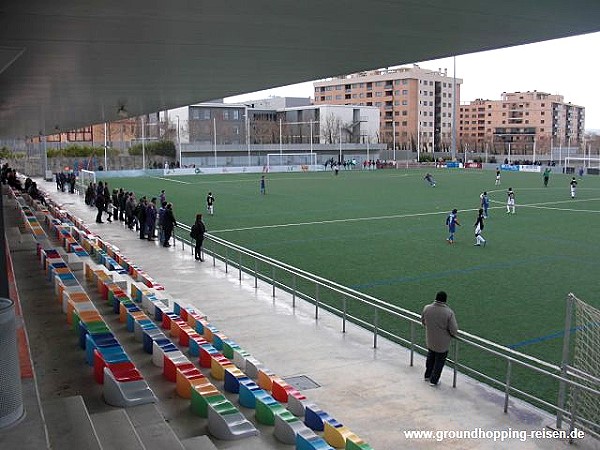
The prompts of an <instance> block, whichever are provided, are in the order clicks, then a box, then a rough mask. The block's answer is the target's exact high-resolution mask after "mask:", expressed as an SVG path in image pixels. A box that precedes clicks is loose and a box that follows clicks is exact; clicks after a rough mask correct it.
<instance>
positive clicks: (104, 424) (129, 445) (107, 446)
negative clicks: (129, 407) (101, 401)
mask: <svg viewBox="0 0 600 450" xmlns="http://www.w3.org/2000/svg"><path fill="white" fill-rule="evenodd" d="M90 417H91V419H92V423H93V424H94V428H95V429H96V433H97V435H98V439H99V440H100V444H101V445H102V448H103V449H104V450H121V449H122V450H145V448H146V447H144V445H143V444H142V441H141V439H140V437H139V436H138V434H137V431H135V428H134V427H133V424H132V423H131V420H130V419H129V416H128V415H127V413H126V412H125V410H124V409H114V410H112V411H105V412H101V413H96V414H92V415H91V416H90Z"/></svg>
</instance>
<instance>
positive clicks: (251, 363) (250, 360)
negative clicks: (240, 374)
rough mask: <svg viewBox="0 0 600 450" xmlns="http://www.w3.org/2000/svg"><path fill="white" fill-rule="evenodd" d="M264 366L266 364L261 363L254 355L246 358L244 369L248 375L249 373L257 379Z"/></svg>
mask: <svg viewBox="0 0 600 450" xmlns="http://www.w3.org/2000/svg"><path fill="white" fill-rule="evenodd" d="M263 367H264V364H263V363H261V362H260V361H259V360H258V359H256V358H254V357H253V356H248V357H247V358H246V367H245V368H244V369H245V372H246V375H248V376H249V377H250V378H252V379H253V380H256V378H257V377H258V371H259V369H262V368H263Z"/></svg>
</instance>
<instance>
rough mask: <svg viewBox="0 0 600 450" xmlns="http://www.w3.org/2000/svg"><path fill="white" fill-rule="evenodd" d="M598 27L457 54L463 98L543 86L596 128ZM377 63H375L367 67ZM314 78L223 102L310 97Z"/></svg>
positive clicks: (599, 122) (435, 64)
mask: <svg viewBox="0 0 600 450" xmlns="http://www.w3.org/2000/svg"><path fill="white" fill-rule="evenodd" d="M598 49H600V33H592V34H587V35H583V36H576V37H572V38H565V39H556V40H552V41H545V42H540V43H537V44H528V45H521V46H518V47H511V48H506V49H501V50H492V51H489V52H481V53H471V54H468V55H460V56H457V57H456V77H457V78H462V79H463V84H462V88H461V89H462V90H461V96H460V99H461V102H468V101H471V100H475V99H476V98H483V99H489V100H499V99H500V95H501V94H502V92H515V91H521V92H524V91H533V90H537V91H542V92H548V93H550V94H560V95H562V96H563V97H564V100H565V102H571V103H573V104H574V105H579V106H583V107H585V113H586V120H585V127H586V129H587V130H591V129H594V130H600V70H598V69H600V63H599V62H598V54H597V51H598ZM417 64H419V65H420V66H421V67H422V68H424V69H430V70H437V69H438V68H442V69H444V68H446V69H448V75H450V76H451V75H452V71H453V62H452V58H445V59H439V60H433V61H421V62H417ZM367 69H375V67H365V70H367ZM313 93H314V88H313V85H312V82H307V83H300V84H296V85H291V86H284V87H281V88H275V89H268V90H266V91H260V92H255V93H251V94H245V95H239V96H236V97H229V98H227V99H225V101H226V102H237V101H248V100H256V99H260V98H267V97H269V96H288V97H312V96H313Z"/></svg>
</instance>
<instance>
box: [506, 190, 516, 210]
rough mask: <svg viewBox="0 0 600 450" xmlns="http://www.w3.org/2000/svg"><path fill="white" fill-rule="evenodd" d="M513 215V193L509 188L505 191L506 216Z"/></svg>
mask: <svg viewBox="0 0 600 450" xmlns="http://www.w3.org/2000/svg"><path fill="white" fill-rule="evenodd" d="M510 212H512V213H513V214H514V213H515V192H514V191H513V190H512V188H511V187H509V188H508V191H506V214H509V213H510Z"/></svg>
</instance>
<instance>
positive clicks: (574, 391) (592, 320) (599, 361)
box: [556, 293, 600, 438]
mask: <svg viewBox="0 0 600 450" xmlns="http://www.w3.org/2000/svg"><path fill="white" fill-rule="evenodd" d="M599 349H600V309H597V308H595V307H593V306H592V305H590V304H588V303H586V302H584V301H583V300H580V299H579V298H577V297H576V296H575V295H574V294H573V293H570V294H569V295H568V296H567V310H566V315H565V330H564V338H563V356H562V364H561V372H562V376H563V377H564V378H567V379H569V380H572V381H574V382H576V383H577V384H576V385H572V384H569V385H567V383H565V382H564V381H562V382H561V383H560V384H559V398H558V406H559V408H560V410H559V411H558V414H557V420H556V425H557V428H561V426H562V421H563V419H565V420H566V421H567V422H568V423H569V428H571V429H573V427H575V426H579V427H581V428H584V429H586V430H587V431H588V432H589V433H591V434H592V435H594V436H596V437H597V438H598V437H600V378H599V376H598V375H599V374H600V352H599ZM563 411H565V412H563Z"/></svg>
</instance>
